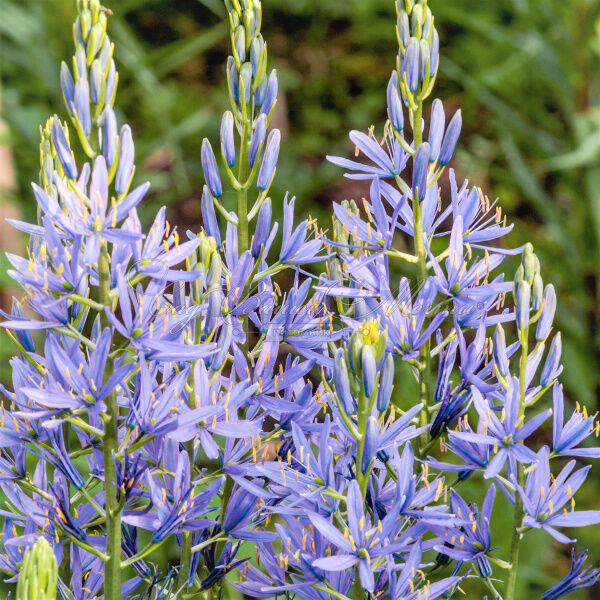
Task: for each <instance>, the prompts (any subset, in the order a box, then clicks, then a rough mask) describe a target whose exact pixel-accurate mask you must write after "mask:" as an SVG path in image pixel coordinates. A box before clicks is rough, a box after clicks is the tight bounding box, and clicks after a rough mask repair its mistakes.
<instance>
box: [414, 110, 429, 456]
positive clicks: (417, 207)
mask: <svg viewBox="0 0 600 600" xmlns="http://www.w3.org/2000/svg"><path fill="white" fill-rule="evenodd" d="M412 117H413V131H414V147H415V152H416V151H417V149H418V148H419V146H420V145H421V144H422V143H423V132H422V130H421V120H422V118H423V100H422V99H419V101H418V102H417V107H416V110H415V111H414V113H413V115H412ZM413 225H414V235H415V256H416V257H417V289H421V288H422V287H423V284H424V283H425V281H426V280H427V274H428V270H429V268H428V266H427V252H426V250H425V242H424V232H423V213H422V212H421V201H420V199H419V198H413ZM429 351H430V342H429V340H427V341H426V342H425V343H424V344H423V345H422V346H421V349H420V350H419V402H420V403H421V404H422V405H423V408H422V409H421V416H420V424H421V427H424V426H425V425H427V423H428V422H429V417H428V406H429V387H430V381H429V379H430V372H431V356H430V353H429ZM427 444H428V439H427V432H424V433H423V434H421V441H420V445H421V450H420V451H419V454H421V451H422V449H424V447H425V446H426V445H427Z"/></svg>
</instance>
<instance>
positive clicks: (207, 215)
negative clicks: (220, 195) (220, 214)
mask: <svg viewBox="0 0 600 600" xmlns="http://www.w3.org/2000/svg"><path fill="white" fill-rule="evenodd" d="M200 209H201V211H202V220H203V221H204V228H205V229H206V233H208V235H210V236H211V237H214V238H215V241H216V242H217V247H218V248H220V247H221V233H220V231H219V223H218V222H217V215H216V214H215V204H214V201H213V199H212V196H211V195H210V192H209V191H208V187H207V186H206V185H205V186H204V188H203V190H202V202H201V206H200Z"/></svg>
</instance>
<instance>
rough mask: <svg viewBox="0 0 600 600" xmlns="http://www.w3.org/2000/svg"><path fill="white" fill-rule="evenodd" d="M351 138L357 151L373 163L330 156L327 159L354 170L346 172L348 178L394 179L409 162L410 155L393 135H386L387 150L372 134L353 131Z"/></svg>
mask: <svg viewBox="0 0 600 600" xmlns="http://www.w3.org/2000/svg"><path fill="white" fill-rule="evenodd" d="M350 140H351V141H352V143H353V144H354V145H355V146H356V149H357V152H358V151H360V152H362V153H363V154H364V155H365V156H366V157H367V158H368V159H369V160H370V161H372V163H373V164H372V165H369V164H363V163H360V162H357V161H354V160H348V159H347V158H341V157H338V156H328V157H327V160H328V161H329V162H331V163H333V164H334V165H337V166H338V167H342V168H343V169H348V170H349V171H354V173H346V174H345V176H346V177H348V179H358V180H363V179H373V178H374V177H380V178H392V179H393V178H394V177H395V175H398V174H400V173H401V172H402V171H403V170H404V167H405V166H406V163H407V162H408V159H409V155H408V154H406V153H405V152H404V150H403V149H402V146H401V145H400V143H399V142H398V141H397V140H396V139H395V138H393V137H392V138H389V137H386V140H385V141H386V144H387V151H386V149H384V148H382V146H381V145H380V144H379V142H378V141H377V140H376V139H375V137H374V136H373V135H372V134H371V135H366V134H364V133H362V132H361V131H351V132H350Z"/></svg>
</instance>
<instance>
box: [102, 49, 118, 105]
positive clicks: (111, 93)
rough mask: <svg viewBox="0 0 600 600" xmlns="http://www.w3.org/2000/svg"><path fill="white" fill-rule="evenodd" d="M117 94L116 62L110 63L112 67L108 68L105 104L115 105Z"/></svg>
mask: <svg viewBox="0 0 600 600" xmlns="http://www.w3.org/2000/svg"><path fill="white" fill-rule="evenodd" d="M116 93H117V68H116V67H115V61H114V60H111V61H110V67H109V68H108V75H107V76H106V90H105V92H104V104H107V105H110V106H112V105H113V102H114V100H115V94H116Z"/></svg>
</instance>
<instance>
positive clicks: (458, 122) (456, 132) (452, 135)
mask: <svg viewBox="0 0 600 600" xmlns="http://www.w3.org/2000/svg"><path fill="white" fill-rule="evenodd" d="M461 129H462V112H461V111H460V110H457V111H456V113H455V114H454V116H453V117H452V120H451V121H450V123H449V124H448V129H446V135H445V136H444V141H443V142H442V148H441V150H440V156H439V158H438V163H439V164H440V165H441V166H442V167H445V166H446V165H447V164H448V163H449V162H450V159H451V158H452V155H453V154H454V148H456V143H457V142H458V138H459V136H460V130H461Z"/></svg>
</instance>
